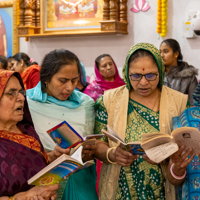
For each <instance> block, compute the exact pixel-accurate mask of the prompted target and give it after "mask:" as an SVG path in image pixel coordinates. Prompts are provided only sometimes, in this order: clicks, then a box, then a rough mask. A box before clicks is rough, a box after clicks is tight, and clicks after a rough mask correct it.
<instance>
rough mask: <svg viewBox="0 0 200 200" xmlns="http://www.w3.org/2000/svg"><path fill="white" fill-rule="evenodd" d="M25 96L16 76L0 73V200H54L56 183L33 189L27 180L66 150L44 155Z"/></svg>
mask: <svg viewBox="0 0 200 200" xmlns="http://www.w3.org/2000/svg"><path fill="white" fill-rule="evenodd" d="M25 95H26V91H25V89H24V86H23V82H22V79H21V77H20V74H19V73H16V72H11V71H7V70H0V110H1V112H0V163H1V164H0V177H1V178H0V199H1V200H9V199H10V200H25V199H34V200H43V199H51V200H53V199H54V200H55V199H56V197H57V190H58V189H59V184H54V185H50V186H43V187H37V186H35V187H33V186H30V185H28V183H27V181H28V179H30V178H31V177H32V176H33V175H35V174H36V173H37V172H39V171H40V170H42V169H43V168H44V167H46V166H47V164H49V163H51V162H52V161H54V160H55V159H56V158H57V157H59V156H60V155H62V154H63V153H69V149H68V150H66V149H62V148H60V147H58V146H57V147H55V149H54V150H53V151H52V152H49V153H46V152H45V150H44V148H43V146H42V143H41V142H40V139H39V136H38V135H37V133H36V131H35V129H34V126H33V122H32V119H31V115H30V112H29V109H28V104H27V101H26V98H25Z"/></svg>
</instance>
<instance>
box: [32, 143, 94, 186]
mask: <svg viewBox="0 0 200 200" xmlns="http://www.w3.org/2000/svg"><path fill="white" fill-rule="evenodd" d="M82 148H83V146H80V147H79V148H78V149H77V150H76V152H75V153H74V154H73V155H72V156H69V155H66V154H63V155H62V156H60V157H58V158H57V159H56V160H54V161H53V162H52V163H50V164H49V165H47V166H46V167H45V168H44V169H42V170H41V171H40V172H38V173H37V174H35V175H34V176H33V177H32V178H30V179H29V180H28V184H29V185H36V186H45V185H52V184H56V183H58V182H59V183H60V182H61V181H63V180H64V179H66V178H67V177H68V176H70V175H72V174H74V173H76V172H78V171H80V170H83V169H84V168H86V167H89V166H91V165H93V164H94V161H93V160H90V161H87V162H85V163H83V161H82Z"/></svg>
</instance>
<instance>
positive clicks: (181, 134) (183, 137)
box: [172, 127, 200, 155]
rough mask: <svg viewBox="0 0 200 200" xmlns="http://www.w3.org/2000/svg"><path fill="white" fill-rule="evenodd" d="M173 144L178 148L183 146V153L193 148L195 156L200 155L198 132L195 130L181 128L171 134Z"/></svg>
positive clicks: (199, 136)
mask: <svg viewBox="0 0 200 200" xmlns="http://www.w3.org/2000/svg"><path fill="white" fill-rule="evenodd" d="M172 135H173V139H174V142H176V143H177V144H178V145H179V146H181V145H185V146H186V148H185V151H187V150H188V149H189V148H191V147H192V148H193V149H194V151H195V153H196V154H197V155H200V132H199V130H198V129H197V128H191V127H181V128H178V129H175V130H174V131H173V132H172Z"/></svg>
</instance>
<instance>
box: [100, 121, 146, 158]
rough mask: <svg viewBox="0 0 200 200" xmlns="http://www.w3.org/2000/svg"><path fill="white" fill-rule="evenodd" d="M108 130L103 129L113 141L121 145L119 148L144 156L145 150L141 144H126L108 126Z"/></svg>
mask: <svg viewBox="0 0 200 200" xmlns="http://www.w3.org/2000/svg"><path fill="white" fill-rule="evenodd" d="M107 130H108V131H106V130H104V129H102V130H101V131H102V132H103V133H104V134H105V135H106V136H107V137H108V138H109V139H110V140H112V141H114V142H116V143H118V144H119V146H120V147H121V148H123V149H125V150H127V151H129V152H131V153H133V154H137V155H142V154H144V153H145V152H144V150H143V149H142V147H141V142H140V141H136V142H129V143H125V142H124V141H123V140H122V139H121V138H120V137H119V136H118V135H117V133H116V132H115V131H114V130H113V129H112V128H111V127H110V126H109V125H107Z"/></svg>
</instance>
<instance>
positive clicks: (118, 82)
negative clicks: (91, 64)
mask: <svg viewBox="0 0 200 200" xmlns="http://www.w3.org/2000/svg"><path fill="white" fill-rule="evenodd" d="M113 63H114V66H115V72H116V73H115V80H114V81H113V82H110V81H105V80H104V78H103V76H102V75H101V74H100V72H99V70H98V68H97V66H96V64H95V74H96V79H95V80H94V81H93V82H92V83H90V84H89V85H88V86H87V87H86V89H85V91H84V93H85V94H87V95H89V96H90V97H91V98H93V99H94V101H96V100H97V99H98V98H99V97H100V96H102V95H103V93H104V91H106V90H110V89H114V88H117V87H120V86H122V85H125V83H124V82H123V80H122V78H121V77H120V76H119V72H118V69H117V66H116V64H115V62H114V61H113Z"/></svg>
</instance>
